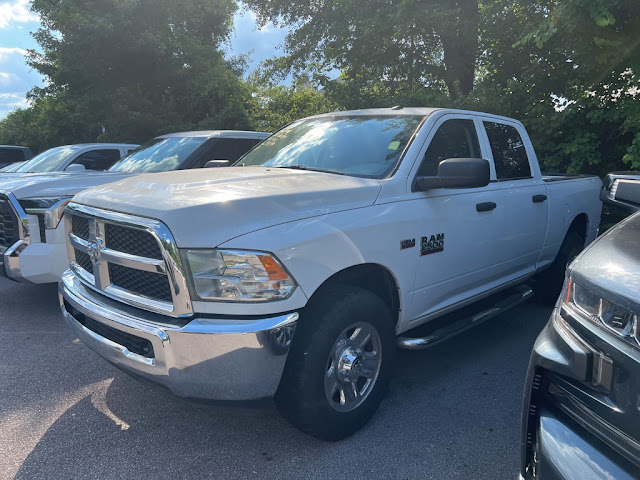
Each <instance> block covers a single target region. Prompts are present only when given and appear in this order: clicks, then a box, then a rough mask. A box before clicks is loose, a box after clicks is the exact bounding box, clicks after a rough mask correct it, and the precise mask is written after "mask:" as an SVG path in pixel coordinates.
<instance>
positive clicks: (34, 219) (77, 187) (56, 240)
mask: <svg viewBox="0 0 640 480" xmlns="http://www.w3.org/2000/svg"><path fill="white" fill-rule="evenodd" d="M268 136H269V134H268V133H262V132H243V131H232V130H213V131H200V132H182V133H171V134H167V135H161V136H159V137H156V138H154V139H152V140H150V141H149V142H147V143H145V144H144V145H142V146H141V147H139V148H138V149H136V150H134V151H133V152H132V153H130V154H129V155H127V156H126V157H124V158H122V159H121V160H120V161H118V162H117V163H116V164H115V165H113V166H112V167H111V168H110V169H109V170H108V171H100V172H98V171H90V170H89V167H90V166H91V165H93V166H96V165H97V163H96V162H98V161H99V160H100V159H102V160H104V157H102V154H104V153H105V152H106V153H107V154H108V153H109V151H110V150H111V149H110V148H109V146H108V145H107V146H106V147H105V145H104V144H102V145H99V148H98V147H96V145H93V144H92V145H79V146H77V148H72V147H75V146H67V147H60V148H59V149H51V150H47V152H45V153H48V152H49V153H51V152H53V153H51V155H49V156H47V155H44V154H43V155H44V156H43V157H41V156H36V157H34V158H33V159H32V160H34V161H38V162H40V163H39V165H40V166H42V165H44V164H45V163H46V162H50V161H53V160H56V159H57V157H56V156H55V155H54V154H56V152H57V153H59V154H62V153H64V154H65V155H67V156H69V155H71V154H72V156H73V157H74V158H75V159H76V160H74V163H72V164H71V165H70V166H68V167H67V171H66V172H57V173H31V174H27V173H25V174H7V175H6V176H4V177H2V176H0V275H3V276H5V277H8V278H10V279H12V280H16V281H26V282H32V283H52V282H58V281H59V280H60V277H61V276H62V274H63V273H64V271H65V270H66V269H67V268H68V267H69V260H68V259H67V248H66V245H65V234H64V227H63V224H62V223H61V222H60V220H61V218H62V213H63V211H64V207H65V206H66V204H67V203H69V201H70V200H71V198H72V197H73V196H74V195H75V194H76V193H78V192H80V191H82V190H84V189H86V188H89V187H92V186H95V185H104V184H106V183H109V182H113V181H114V180H118V179H122V178H127V177H131V176H135V175H138V174H140V173H145V172H163V171H169V170H178V169H190V168H199V167H204V166H226V165H227V164H228V163H230V162H231V161H235V160H237V159H238V157H240V156H241V155H242V154H243V153H245V152H246V151H247V150H249V149H250V148H252V147H253V146H254V145H256V144H257V143H258V142H260V141H262V140H264V139H265V138H266V137H268ZM125 147H126V148H129V147H133V146H121V147H120V148H119V149H117V150H116V151H117V154H118V155H120V150H123V149H125ZM66 150H70V151H71V154H69V152H67V153H65V152H66ZM115 154H116V153H115V152H114V155H115ZM118 158H119V157H118ZM82 162H85V163H86V167H82V166H81V165H85V163H82ZM87 162H89V163H87ZM91 162H93V163H91ZM76 166H77V167H80V168H79V169H74V173H70V172H69V168H71V167H76ZM85 168H86V170H85Z"/></svg>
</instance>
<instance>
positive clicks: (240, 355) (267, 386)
mask: <svg viewBox="0 0 640 480" xmlns="http://www.w3.org/2000/svg"><path fill="white" fill-rule="evenodd" d="M59 297H60V305H61V308H62V313H63V315H64V317H65V319H66V320H67V322H68V323H69V325H70V326H71V328H72V329H73V331H74V333H75V334H76V335H78V337H79V338H80V340H82V342H83V343H84V344H85V345H87V346H88V347H90V348H91V349H92V350H94V351H95V352H97V353H98V354H99V355H101V356H102V357H104V358H105V359H106V360H108V361H109V362H111V363H113V364H114V365H116V366H118V367H120V368H121V369H123V370H125V371H126V372H129V373H131V374H133V375H136V376H139V377H142V378H144V379H147V380H149V381H151V382H153V383H156V384H160V385H162V386H164V387H167V388H168V389H169V390H171V391H172V392H173V393H175V394H176V395H180V396H185V397H192V398H205V399H214V400H236V401H240V400H243V401H244V400H258V399H262V398H268V397H271V396H273V395H274V394H275V392H276V390H277V388H278V384H279V383H280V378H281V377H282V372H283V369H284V364H285V361H286V359H287V354H288V345H286V344H283V342H282V341H279V339H281V338H283V337H284V338H291V334H292V333H293V329H294V328H295V325H296V321H297V319H298V314H297V313H288V314H284V315H281V316H276V317H266V318H259V319H252V320H242V319H211V318H195V319H193V320H191V321H189V323H187V324H186V325H184V326H182V327H178V326H172V325H169V324H166V323H159V321H158V318H159V317H160V316H159V315H157V314H153V313H149V312H146V311H144V310H140V309H134V308H131V307H128V306H126V305H122V304H119V302H115V301H113V300H111V299H108V298H105V297H104V296H102V295H100V294H98V293H96V292H94V291H92V290H90V289H88V288H87V287H85V286H84V285H83V284H82V283H81V282H80V281H79V280H78V278H77V277H76V276H75V275H74V273H73V272H72V271H70V270H68V271H67V272H65V274H64V275H63V276H62V280H61V281H60V284H59ZM118 307H119V308H118ZM76 317H78V318H76ZM98 332H100V333H98ZM282 333H285V335H282ZM107 337H110V338H107ZM132 350H133V351H132ZM134 351H135V353H134Z"/></svg>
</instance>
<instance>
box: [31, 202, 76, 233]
mask: <svg viewBox="0 0 640 480" xmlns="http://www.w3.org/2000/svg"><path fill="white" fill-rule="evenodd" d="M70 201H71V197H63V198H60V197H57V198H27V199H24V200H20V201H19V203H20V206H21V207H22V208H23V209H24V211H25V212H26V213H28V214H31V215H37V216H38V218H40V221H42V222H43V223H44V226H45V228H51V229H54V228H57V227H58V224H59V223H60V219H62V215H63V213H64V208H65V207H66V206H67V203H69V202H70Z"/></svg>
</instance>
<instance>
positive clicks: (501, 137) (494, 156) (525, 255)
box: [480, 118, 549, 281]
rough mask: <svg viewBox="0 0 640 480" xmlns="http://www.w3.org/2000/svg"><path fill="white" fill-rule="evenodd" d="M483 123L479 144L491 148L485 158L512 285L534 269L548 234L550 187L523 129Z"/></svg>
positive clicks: (504, 122)
mask: <svg viewBox="0 0 640 480" xmlns="http://www.w3.org/2000/svg"><path fill="white" fill-rule="evenodd" d="M481 123H482V128H481V130H480V136H481V141H483V142H486V144H487V146H488V156H487V157H485V158H489V159H491V160H492V163H493V165H494V167H495V175H496V178H495V181H494V182H492V184H491V185H490V189H491V191H492V192H493V193H494V194H495V198H496V200H495V202H496V203H497V208H496V209H495V213H496V215H500V217H501V219H502V222H501V223H502V224H503V226H502V230H501V231H500V232H497V233H498V235H497V237H496V241H497V242H499V245H501V248H504V249H505V251H506V252H508V254H509V259H508V263H507V264H506V265H505V272H504V274H505V280H506V281H509V280H513V279H517V278H519V277H522V276H525V275H527V274H529V273H532V272H533V271H534V270H535V265H536V262H537V259H538V257H539V255H540V251H541V250H542V246H543V244H544V240H545V236H546V233H547V222H548V215H549V211H548V209H549V200H548V199H547V187H546V184H545V183H544V181H543V180H542V176H541V174H540V169H539V167H538V161H537V159H536V156H535V152H534V151H533V147H532V146H531V144H530V142H529V141H526V140H528V136H527V133H526V132H525V131H524V128H523V127H522V125H520V124H519V123H517V122H509V121H507V120H502V119H499V120H496V119H493V118H483V119H482V122H481ZM525 139H526V140H525Z"/></svg>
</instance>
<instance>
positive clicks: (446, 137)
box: [410, 114, 546, 325]
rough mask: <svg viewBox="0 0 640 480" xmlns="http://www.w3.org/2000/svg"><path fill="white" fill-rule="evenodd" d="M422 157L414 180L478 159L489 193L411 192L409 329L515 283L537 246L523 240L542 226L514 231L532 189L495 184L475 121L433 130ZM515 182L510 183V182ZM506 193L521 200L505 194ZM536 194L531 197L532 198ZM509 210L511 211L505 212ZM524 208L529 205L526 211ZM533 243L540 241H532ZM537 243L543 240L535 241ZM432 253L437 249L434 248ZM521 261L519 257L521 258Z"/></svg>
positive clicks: (442, 123) (457, 119)
mask: <svg viewBox="0 0 640 480" xmlns="http://www.w3.org/2000/svg"><path fill="white" fill-rule="evenodd" d="M432 131H433V133H431V134H430V135H429V137H428V138H427V141H426V142H425V145H424V147H423V150H422V152H423V153H422V154H421V157H420V158H421V161H420V162H419V164H420V165H419V167H418V168H417V169H416V170H415V171H414V172H413V175H414V177H413V178H415V177H416V176H430V175H436V174H437V169H438V164H439V163H440V162H441V161H442V160H444V159H446V158H464V157H473V158H484V159H487V160H489V161H490V163H491V170H492V174H491V178H492V181H491V183H490V184H489V185H487V186H485V187H481V188H460V189H445V188H437V189H432V190H429V191H426V192H413V193H412V195H413V198H414V199H415V202H416V205H414V210H415V211H416V212H417V217H418V218H417V223H418V229H419V231H418V232H417V233H416V236H417V237H418V238H416V244H417V246H418V247H419V250H418V252H417V259H416V275H415V290H414V292H413V311H412V318H413V320H412V321H411V322H410V325H411V324H414V325H417V324H419V323H422V322H423V321H424V320H427V319H428V318H430V317H432V316H437V315H438V314H439V313H443V312H444V311H446V310H447V309H449V308H453V307H454V306H457V305H459V304H461V303H462V302H465V301H470V300H471V299H473V298H474V297H477V296H480V295H482V294H486V293H487V292H489V291H491V290H494V289H497V288H499V287H500V286H502V285H504V284H506V283H508V282H509V280H512V279H513V278H514V277H516V276H517V274H516V272H517V271H519V270H522V265H524V264H525V263H526V261H529V257H528V255H527V253H526V252H529V251H531V252H530V253H531V256H532V257H533V258H532V259H531V260H530V263H529V264H527V268H528V269H530V270H533V268H534V265H535V261H536V255H535V250H536V248H535V247H534V245H537V249H538V252H539V249H540V248H541V246H542V240H541V241H540V242H539V245H538V243H537V240H529V239H524V238H523V237H524V236H526V235H530V234H531V233H532V231H533V230H534V229H540V230H544V228H545V226H546V223H541V224H538V222H537V221H534V222H532V223H533V225H528V226H527V227H526V228H524V229H523V230H522V231H521V229H522V228H523V227H522V224H523V223H526V222H527V221H530V219H526V216H527V214H528V213H529V212H528V211H526V209H525V210H522V211H521V212H520V214H519V216H518V218H516V212H517V211H518V209H523V208H524V207H523V205H522V204H523V200H522V199H523V198H524V196H525V195H529V197H528V199H529V200H528V201H529V202H530V203H531V205H533V202H532V199H531V195H532V194H533V190H532V188H530V186H529V184H531V183H532V181H531V179H529V184H527V186H525V184H524V182H522V185H517V186H516V187H513V186H512V183H510V182H504V183H502V182H498V181H496V180H497V178H496V171H495V168H494V166H493V162H492V160H493V155H492V153H491V147H490V142H489V141H488V140H487V136H486V133H485V131H484V126H483V125H482V121H481V120H480V119H479V118H477V117H476V116H472V115H465V114H455V115H454V114H449V115H446V116H444V117H442V118H441V119H439V120H438V122H437V123H435V125H434V127H433V128H432ZM514 181H516V182H517V181H518V180H514ZM509 188H511V189H513V190H516V191H517V190H518V189H519V188H522V191H521V192H517V193H513V192H512V191H511V190H510V189H509ZM536 193H537V190H536ZM510 202H516V203H517V206H516V205H515V204H514V205H510V204H509V203H510ZM527 206H529V205H527ZM534 235H535V236H536V238H537V237H539V236H540V233H535V234H534ZM542 238H543V239H544V233H542ZM436 247H437V248H436ZM521 257H526V261H525V258H521Z"/></svg>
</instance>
